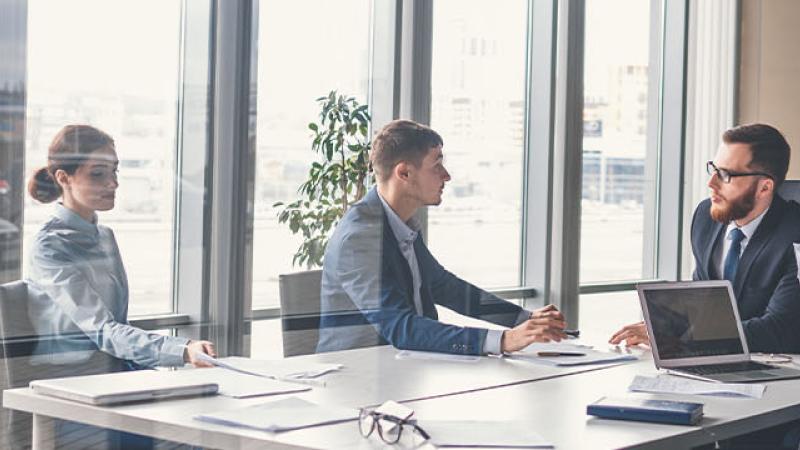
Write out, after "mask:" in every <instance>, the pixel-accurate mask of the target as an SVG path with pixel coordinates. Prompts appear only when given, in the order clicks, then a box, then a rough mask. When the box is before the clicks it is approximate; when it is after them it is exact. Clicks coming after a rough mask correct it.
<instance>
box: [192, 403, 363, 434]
mask: <svg viewBox="0 0 800 450" xmlns="http://www.w3.org/2000/svg"><path fill="white" fill-rule="evenodd" d="M194 418H195V419H197V420H202V421H205V422H211V423H217V424H221V425H229V426H234V427H243V428H252V429H256V430H262V431H271V432H279V431H289V430H298V429H301V428H308V427H314V426H319V425H327V424H332V423H339V422H346V421H349V420H356V419H358V411H357V410H355V409H350V408H341V407H337V406H322V405H318V404H316V403H312V402H309V401H306V400H303V399H300V398H297V397H289V398H284V399H282V400H277V401H272V402H269V403H262V404H260V405H253V406H248V407H245V408H237V409H231V410H227V411H219V412H214V413H207V414H199V415H197V416H195V417H194Z"/></svg>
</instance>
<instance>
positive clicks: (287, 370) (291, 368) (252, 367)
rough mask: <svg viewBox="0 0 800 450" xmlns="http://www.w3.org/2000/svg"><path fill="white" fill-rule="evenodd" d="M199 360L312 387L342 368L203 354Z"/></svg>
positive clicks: (310, 363) (328, 365)
mask: <svg viewBox="0 0 800 450" xmlns="http://www.w3.org/2000/svg"><path fill="white" fill-rule="evenodd" d="M200 359H202V360H203V361H206V362H208V363H210V364H213V365H214V366H217V367H222V368H225V369H228V370H233V371H236V372H240V373H245V374H248V375H255V376H259V377H266V378H274V379H276V380H281V381H290V382H300V383H307V384H312V385H316V384H320V385H324V384H325V383H324V381H322V380H316V379H317V378H318V377H321V376H322V375H325V374H327V373H330V372H335V371H337V370H340V369H341V368H342V365H341V364H323V363H314V362H307V361H303V360H300V361H297V360H290V359H284V360H274V361H269V360H259V359H250V358H243V357H240V356H231V357H228V358H220V359H217V358H212V357H210V356H208V355H205V354H201V355H200Z"/></svg>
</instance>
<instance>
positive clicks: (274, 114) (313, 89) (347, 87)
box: [252, 0, 371, 308]
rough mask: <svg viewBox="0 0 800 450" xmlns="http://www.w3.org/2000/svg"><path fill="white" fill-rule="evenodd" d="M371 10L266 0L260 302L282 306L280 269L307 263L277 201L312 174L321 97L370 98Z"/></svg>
mask: <svg viewBox="0 0 800 450" xmlns="http://www.w3.org/2000/svg"><path fill="white" fill-rule="evenodd" d="M370 17H371V1H370V0H347V1H336V2H330V1H326V0H314V1H303V2H282V1H271V0H268V1H261V2H260V4H259V17H258V28H259V33H260V35H259V37H258V95H257V100H256V101H257V107H258V121H257V125H256V127H257V142H256V161H257V165H256V184H255V210H254V215H255V223H254V234H253V301H252V304H253V308H266V307H276V306H278V304H279V298H278V276H279V275H280V274H282V273H290V272H294V271H299V270H304V269H305V267H296V266H293V265H292V257H293V255H294V253H295V251H296V250H297V248H298V246H299V245H300V243H301V237H300V236H299V235H294V234H292V232H291V231H290V229H289V226H288V225H287V224H281V223H278V220H277V217H278V212H279V209H277V208H273V206H272V205H273V204H274V203H275V202H279V201H280V202H284V203H286V202H291V201H293V200H295V199H296V198H298V192H297V190H298V188H299V187H300V184H301V183H302V182H303V181H304V180H305V179H306V177H307V175H308V170H309V168H310V165H311V163H312V162H313V158H314V154H313V153H312V151H311V132H310V131H309V129H308V124H309V122H314V121H317V116H318V114H319V109H318V106H317V103H316V101H315V100H316V99H317V98H318V97H321V96H324V95H327V94H328V92H329V91H331V90H337V91H339V92H340V93H344V94H348V95H349V96H352V97H355V98H356V99H357V100H358V101H359V102H360V103H362V104H364V103H366V101H367V92H368V88H369V48H370V45H369V43H370V29H369V24H370Z"/></svg>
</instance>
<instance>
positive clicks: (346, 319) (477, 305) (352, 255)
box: [317, 188, 522, 355]
mask: <svg viewBox="0 0 800 450" xmlns="http://www.w3.org/2000/svg"><path fill="white" fill-rule="evenodd" d="M476 238H480V237H479V236H476ZM464 244H465V245H469V243H464ZM414 251H415V253H416V256H417V263H418V265H419V271H420V275H421V278H422V280H421V281H422V287H421V288H420V291H421V299H422V307H423V308H422V309H423V315H418V314H417V313H416V310H415V307H414V294H413V283H412V278H411V269H410V268H409V266H408V262H407V261H406V259H405V258H404V257H403V254H402V253H401V251H400V246H399V244H398V242H397V239H396V238H395V236H394V233H393V232H392V229H391V227H390V226H389V222H388V218H387V217H386V214H385V211H384V209H383V204H382V203H381V200H380V197H379V196H378V192H377V191H376V190H375V189H374V188H373V189H372V190H370V191H369V193H368V194H367V195H366V196H365V197H364V199H362V200H361V201H359V202H357V203H355V204H354V205H353V206H352V207H351V208H350V209H349V210H348V211H347V213H346V214H345V216H344V217H343V218H342V220H341V222H340V223H339V225H338V226H337V227H336V231H335V232H334V233H333V236H332V237H331V239H330V241H329V242H328V247H327V249H326V251H325V259H324V263H323V269H322V288H321V310H322V316H321V318H320V337H319V343H318V345H317V351H318V352H326V351H333V350H345V349H351V348H358V347H366V346H372V345H382V344H386V343H389V344H392V345H394V346H395V347H397V348H401V349H409V350H426V351H435V352H443V353H455V354H467V355H478V354H481V352H482V350H483V345H484V341H485V339H486V334H487V330H485V329H481V328H470V327H458V326H454V325H448V324H444V323H442V322H439V321H438V320H437V317H438V316H437V313H436V307H435V304H439V305H442V306H445V307H447V308H450V309H452V310H454V311H456V312H458V313H461V314H464V315H467V316H471V317H478V318H481V319H484V320H489V321H491V322H494V323H497V324H500V325H504V326H509V327H510V326H514V325H516V323H515V322H516V320H517V318H518V317H519V315H520V312H521V311H522V309H521V308H520V307H519V306H517V305H515V304H513V303H510V302H507V301H505V300H502V299H500V298H498V297H496V296H494V295H492V294H490V293H488V292H486V291H484V290H482V289H480V288H478V287H476V286H473V285H471V284H469V283H467V282H465V281H464V280H461V279H460V278H458V277H456V276H455V275H453V274H452V273H450V272H448V271H447V270H445V269H444V267H442V266H441V265H440V264H439V263H438V262H437V261H436V259H435V258H434V257H433V255H431V253H430V252H429V251H428V248H427V247H426V246H425V243H424V242H423V241H422V237H421V236H419V237H417V240H416V241H415V242H414ZM476 257H480V255H476Z"/></svg>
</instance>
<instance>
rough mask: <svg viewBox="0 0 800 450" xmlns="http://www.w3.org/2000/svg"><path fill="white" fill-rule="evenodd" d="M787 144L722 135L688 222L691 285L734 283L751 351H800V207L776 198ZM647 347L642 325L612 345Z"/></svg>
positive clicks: (743, 131) (761, 129) (755, 135)
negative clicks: (799, 245)
mask: <svg viewBox="0 0 800 450" xmlns="http://www.w3.org/2000/svg"><path fill="white" fill-rule="evenodd" d="M789 154H790V148H789V144H788V143H787V142H786V139H784V137H783V135H781V133H780V132H779V131H778V130H776V129H775V128H773V127H771V126H769V125H764V124H752V125H742V126H739V127H736V128H732V129H730V130H728V131H726V132H725V133H724V134H723V135H722V145H721V146H720V148H719V151H718V152H717V155H716V157H715V158H714V160H713V161H709V162H708V163H707V171H708V174H709V180H708V187H709V189H710V191H711V196H710V197H709V198H708V199H705V200H703V201H702V202H700V204H699V205H698V206H697V208H696V209H695V212H694V217H693V219H692V229H691V239H692V253H693V254H694V258H695V270H694V274H693V279H695V280H721V279H727V280H730V282H731V283H732V284H733V291H734V295H735V296H736V299H737V302H738V307H739V315H740V318H741V320H742V325H743V328H744V332H745V336H746V337H747V343H748V347H749V348H750V350H751V351H757V352H790V353H798V352H800V327H798V324H799V323H800V284H798V273H797V260H796V258H795V253H794V246H793V245H792V243H794V242H798V241H800V207H799V206H798V205H797V203H795V202H787V201H786V200H784V199H783V198H781V196H780V195H778V194H777V193H776V190H777V189H778V187H779V186H780V185H781V183H783V181H784V179H785V178H786V172H787V170H788V168H789ZM622 341H625V342H626V344H627V345H636V344H640V343H646V342H648V336H647V330H646V328H645V325H644V323H643V322H639V323H635V324H632V325H628V326H626V327H624V328H622V329H621V330H619V331H618V332H616V333H615V334H614V335H613V336H612V337H611V340H610V341H609V342H610V343H612V344H619V343H621V342H622Z"/></svg>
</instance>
